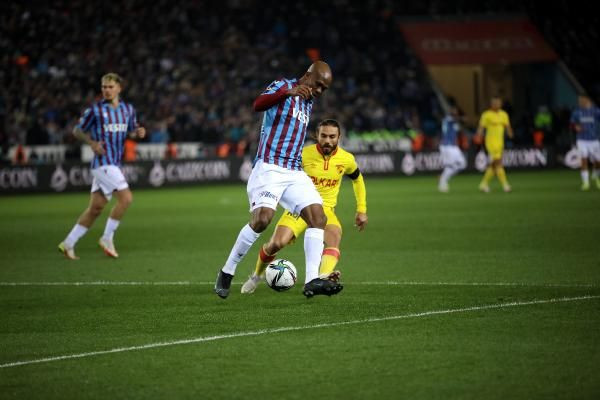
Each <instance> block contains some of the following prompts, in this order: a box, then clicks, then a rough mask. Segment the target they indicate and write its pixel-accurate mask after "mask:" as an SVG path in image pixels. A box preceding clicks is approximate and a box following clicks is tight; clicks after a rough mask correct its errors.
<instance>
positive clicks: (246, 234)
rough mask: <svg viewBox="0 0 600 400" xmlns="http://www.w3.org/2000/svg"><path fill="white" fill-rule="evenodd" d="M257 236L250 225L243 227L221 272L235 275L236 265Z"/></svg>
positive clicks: (258, 234)
mask: <svg viewBox="0 0 600 400" xmlns="http://www.w3.org/2000/svg"><path fill="white" fill-rule="evenodd" d="M259 236H260V233H256V232H254V231H253V230H252V228H250V225H245V226H244V227H243V228H242V230H241V231H240V234H239V235H238V237H237V240H236V241H235V244H234V245H233V248H232V249H231V253H229V257H228V258H227V262H225V265H224V266H223V272H225V273H228V274H230V275H235V269H236V268H237V265H238V264H239V263H240V261H242V259H243V258H244V256H245V255H246V253H248V250H250V247H252V245H253V244H254V242H256V239H258V237H259Z"/></svg>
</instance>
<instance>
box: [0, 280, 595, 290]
mask: <svg viewBox="0 0 600 400" xmlns="http://www.w3.org/2000/svg"><path fill="white" fill-rule="evenodd" d="M214 284H215V283H214V282H200V281H169V282H167V281H163V282H151V281H122V282H119V281H89V282H0V286H193V285H214ZM241 284H242V282H234V283H233V285H241ZM344 284H345V285H366V286H378V285H379V286H516V287H519V286H522V287H565V288H572V287H582V288H595V287H600V284H594V283H589V284H588V283H536V282H425V281H423V282H419V281H381V282H352V281H350V282H344Z"/></svg>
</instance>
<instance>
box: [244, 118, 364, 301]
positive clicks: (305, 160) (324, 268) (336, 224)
mask: <svg viewBox="0 0 600 400" xmlns="http://www.w3.org/2000/svg"><path fill="white" fill-rule="evenodd" d="M340 135H341V131H340V124H339V123H338V122H337V121H336V120H334V119H326V120H324V121H321V122H320V123H319V125H318V126H317V133H316V136H317V137H316V139H317V143H316V144H313V145H310V146H306V147H305V148H304V150H303V151H302V168H303V169H304V171H305V172H306V174H307V175H308V176H309V177H310V178H311V179H312V181H313V183H314V185H315V186H316V188H317V191H318V192H319V194H320V195H321V197H322V198H323V209H324V211H325V215H326V216H327V225H326V226H325V236H324V241H325V249H324V250H323V257H322V258H321V266H320V269H319V274H320V276H330V275H331V274H332V273H335V274H336V275H337V276H338V277H339V272H338V271H334V269H335V266H336V264H337V262H338V260H339V259H340V250H339V247H340V242H341V240H342V225H341V224H340V221H339V220H338V218H337V216H336V215H335V205H336V204H337V198H338V194H339V192H340V185H341V182H342V177H343V176H344V175H347V176H348V177H350V179H352V187H353V189H354V197H355V198H356V218H355V225H356V227H357V228H358V230H359V231H362V230H363V229H365V227H366V226H367V222H368V217H367V192H366V189H365V183H364V180H363V177H362V175H361V173H360V171H359V169H358V166H357V165H356V161H355V160H354V156H353V155H352V154H350V153H349V152H347V151H346V150H344V149H342V148H341V147H339V146H338V141H339V139H340ZM306 226H307V225H306V222H304V220H303V219H302V218H301V217H300V216H298V215H294V214H292V213H290V212H285V213H284V214H283V215H282V216H281V218H280V219H279V221H278V222H277V226H276V227H275V232H273V235H272V236H271V239H270V240H269V242H268V243H267V244H265V245H264V246H263V247H262V248H261V249H260V252H259V255H258V259H257V261H256V268H255V271H254V274H253V275H252V276H250V278H248V280H247V281H246V283H244V285H243V286H242V293H254V291H255V290H256V287H257V286H258V283H259V282H260V281H261V280H262V279H263V275H264V272H265V269H266V268H267V265H268V264H269V263H270V262H271V261H273V259H275V255H276V254H277V252H278V251H279V250H281V249H283V248H284V247H285V246H286V245H288V244H289V243H290V242H291V241H293V240H294V239H295V238H297V237H298V236H299V235H300V234H302V232H304V230H305V229H306Z"/></svg>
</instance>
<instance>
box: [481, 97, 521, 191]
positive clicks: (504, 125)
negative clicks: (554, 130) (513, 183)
mask: <svg viewBox="0 0 600 400" xmlns="http://www.w3.org/2000/svg"><path fill="white" fill-rule="evenodd" d="M484 129H485V148H486V150H487V152H488V156H489V159H490V165H489V166H488V167H487V169H486V170H485V174H484V175H483V179H482V180H481V183H480V184H479V190H481V191H482V192H485V193H488V192H489V191H490V186H489V183H490V180H491V179H492V178H493V177H494V175H496V176H498V180H499V181H500V183H501V184H502V188H503V189H504V191H505V192H510V191H511V188H510V185H509V184H508V180H507V179H506V172H504V167H503V166H502V152H503V150H504V131H505V130H506V133H507V134H508V137H509V138H511V139H512V138H513V130H512V127H511V126H510V120H509V118H508V114H507V113H506V111H504V110H502V99H500V97H492V101H491V107H490V109H489V110H486V111H484V112H483V114H481V119H480V120H479V128H477V135H479V136H481V135H482V134H483V130H484Z"/></svg>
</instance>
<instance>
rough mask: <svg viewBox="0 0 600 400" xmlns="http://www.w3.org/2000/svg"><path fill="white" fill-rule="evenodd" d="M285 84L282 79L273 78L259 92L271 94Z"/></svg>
mask: <svg viewBox="0 0 600 400" xmlns="http://www.w3.org/2000/svg"><path fill="white" fill-rule="evenodd" d="M284 86H287V85H286V83H285V81H284V80H283V79H279V80H275V81H273V82H271V84H269V86H267V88H266V89H265V90H264V91H263V92H262V93H261V94H273V93H275V92H277V91H278V90H280V89H281V88H282V87H284Z"/></svg>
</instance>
